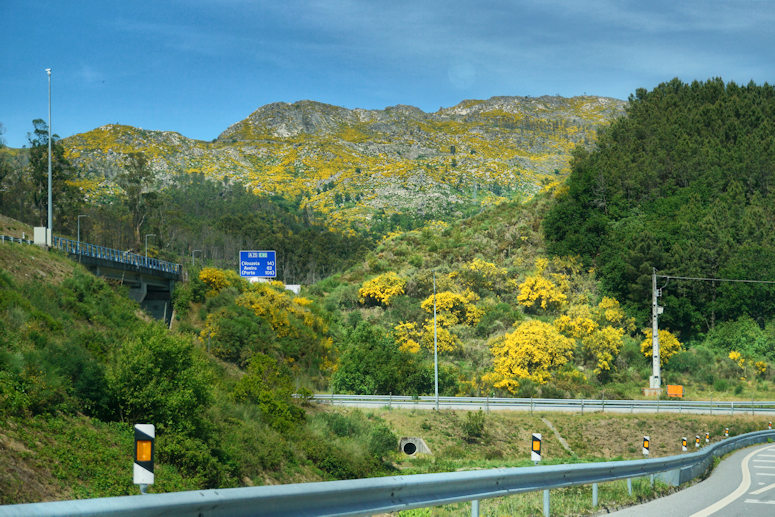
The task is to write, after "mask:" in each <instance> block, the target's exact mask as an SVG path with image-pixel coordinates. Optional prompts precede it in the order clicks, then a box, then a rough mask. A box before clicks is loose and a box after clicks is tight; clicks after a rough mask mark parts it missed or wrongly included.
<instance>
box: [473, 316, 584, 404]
mask: <svg viewBox="0 0 775 517" xmlns="http://www.w3.org/2000/svg"><path fill="white" fill-rule="evenodd" d="M574 347H575V343H574V341H573V340H572V339H570V338H567V337H565V336H563V335H562V334H560V332H559V331H558V330H557V329H556V328H555V327H554V326H553V325H551V324H550V323H545V322H543V321H539V320H529V321H526V322H524V323H521V324H519V325H518V326H517V328H516V329H515V330H514V331H513V332H510V333H508V334H506V335H505V336H503V337H502V338H500V339H498V340H496V341H495V342H494V343H493V344H492V345H491V347H490V350H491V351H492V355H493V372H492V373H491V374H488V375H486V376H485V379H484V380H485V381H489V382H492V384H493V385H494V386H495V387H496V388H505V389H508V390H509V391H510V392H512V393H516V391H517V389H518V388H519V382H520V380H523V379H529V380H531V381H533V382H535V383H538V384H545V383H546V382H547V381H548V380H549V379H550V378H551V375H552V371H553V370H556V369H557V368H559V367H561V366H563V365H565V364H567V363H568V361H570V359H571V357H572V356H573V349H574Z"/></svg>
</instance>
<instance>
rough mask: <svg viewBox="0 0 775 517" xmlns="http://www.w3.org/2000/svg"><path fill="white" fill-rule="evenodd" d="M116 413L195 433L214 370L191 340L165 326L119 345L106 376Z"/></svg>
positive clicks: (200, 427) (128, 419)
mask: <svg viewBox="0 0 775 517" xmlns="http://www.w3.org/2000/svg"><path fill="white" fill-rule="evenodd" d="M105 379H106V382H107V387H108V389H109V390H110V393H111V395H112V397H113V400H115V401H116V406H117V412H118V417H119V418H120V419H121V420H122V421H124V422H129V423H135V422H152V423H154V424H156V426H157V427H160V428H161V430H162V431H164V430H169V431H177V432H182V433H185V434H190V435H192V436H196V435H197V433H200V432H202V431H203V429H204V417H203V413H204V411H205V409H206V408H207V407H208V405H209V404H210V402H211V400H212V393H211V388H210V375H209V372H208V371H207V369H206V367H205V365H204V363H203V362H202V361H201V360H200V359H199V358H198V357H197V356H196V354H195V350H194V349H193V347H192V346H191V344H190V343H188V342H186V341H184V340H183V339H180V338H177V337H175V336H173V335H171V334H169V333H168V332H167V331H166V329H164V328H163V327H162V326H161V325H153V326H150V325H149V326H147V327H146V328H144V329H141V330H139V331H138V332H137V333H136V334H135V336H134V338H133V339H130V340H129V341H127V342H125V343H121V344H119V345H118V346H117V349H116V352H115V355H114V357H113V358H112V361H111V364H110V365H109V367H108V370H107V372H106V375H105Z"/></svg>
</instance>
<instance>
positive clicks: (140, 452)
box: [133, 424, 156, 494]
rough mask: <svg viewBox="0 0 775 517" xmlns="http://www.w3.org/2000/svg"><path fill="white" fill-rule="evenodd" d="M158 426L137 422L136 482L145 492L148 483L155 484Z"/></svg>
mask: <svg viewBox="0 0 775 517" xmlns="http://www.w3.org/2000/svg"><path fill="white" fill-rule="evenodd" d="M155 441H156V427H155V426H154V425H153V424H135V455H134V456H135V463H134V476H133V478H134V484H135V485H140V493H141V494H144V493H145V491H146V489H147V488H148V485H152V484H153V457H154V452H155V451H154V449H155V447H154V442H155Z"/></svg>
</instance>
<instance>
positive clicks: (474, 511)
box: [471, 499, 479, 517]
mask: <svg viewBox="0 0 775 517" xmlns="http://www.w3.org/2000/svg"><path fill="white" fill-rule="evenodd" d="M471 517H479V499H474V500H473V501H471Z"/></svg>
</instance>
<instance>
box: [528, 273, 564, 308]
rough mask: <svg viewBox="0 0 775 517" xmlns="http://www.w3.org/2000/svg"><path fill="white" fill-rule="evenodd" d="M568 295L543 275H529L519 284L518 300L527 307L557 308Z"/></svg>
mask: <svg viewBox="0 0 775 517" xmlns="http://www.w3.org/2000/svg"><path fill="white" fill-rule="evenodd" d="M567 299H568V297H567V296H566V295H565V293H563V292H562V291H561V290H560V288H559V287H557V285H556V284H555V283H554V282H552V281H551V280H549V279H547V278H544V277H543V276H528V277H527V278H525V281H524V282H522V283H521V284H519V295H517V302H519V304H520V305H524V306H525V307H533V306H537V307H541V309H544V310H547V309H555V308H558V307H560V306H561V305H562V304H563V303H564V302H565V301H566V300H567Z"/></svg>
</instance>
